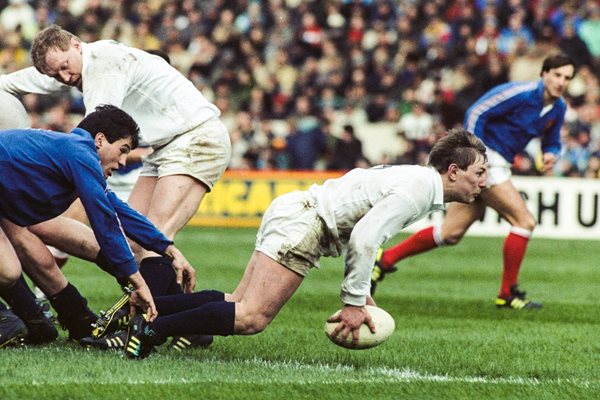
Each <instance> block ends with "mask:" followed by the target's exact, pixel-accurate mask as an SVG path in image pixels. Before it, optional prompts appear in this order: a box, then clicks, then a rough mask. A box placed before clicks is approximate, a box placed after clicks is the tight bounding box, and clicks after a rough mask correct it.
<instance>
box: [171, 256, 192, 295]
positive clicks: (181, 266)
mask: <svg viewBox="0 0 600 400" xmlns="http://www.w3.org/2000/svg"><path fill="white" fill-rule="evenodd" d="M165 254H166V255H167V256H169V257H171V258H172V259H173V269H174V270H175V275H176V279H177V284H178V285H179V286H181V289H183V291H184V292H185V293H191V292H193V291H194V288H195V287H196V270H195V269H194V267H192V265H191V264H190V263H189V262H188V260H187V259H186V258H185V256H184V255H183V254H182V253H181V252H180V251H179V249H177V247H175V246H174V245H170V246H169V247H167V249H166V250H165Z"/></svg>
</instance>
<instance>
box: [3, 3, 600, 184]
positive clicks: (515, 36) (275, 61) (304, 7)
mask: <svg viewBox="0 0 600 400" xmlns="http://www.w3.org/2000/svg"><path fill="white" fill-rule="evenodd" d="M50 24H58V25H60V26H62V27H63V28H65V29H67V30H69V31H70V32H72V33H74V34H76V35H77V36H79V37H80V38H81V39H82V40H83V41H85V42H91V41H96V40H100V39H114V40H117V41H119V42H122V43H124V44H127V45H129V46H133V47H137V48H141V49H147V50H153V49H161V50H163V51H165V52H167V53H168V55H169V56H170V58H171V63H172V65H173V66H174V67H176V68H177V69H178V70H179V71H181V73H182V74H184V75H185V76H187V77H188V78H189V79H190V80H191V81H192V82H193V83H194V84H195V85H196V86H197V87H198V89H199V90H201V91H202V93H203V94H204V95H205V96H206V97H207V98H208V99H209V100H210V101H212V102H214V103H215V104H216V105H217V106H218V107H219V109H220V110H221V112H222V119H223V121H224V122H225V123H226V125H227V126H228V128H229V131H230V135H231V140H232V144H233V159H232V161H231V165H230V170H307V171H310V170H335V171H342V170H347V169H350V168H353V167H365V166H369V165H375V164H382V163H383V164H398V163H423V162H425V159H426V155H427V153H428V151H429V149H430V147H431V145H432V144H433V143H434V142H435V140H436V139H437V138H438V137H439V135H442V134H443V133H444V131H445V130H447V129H449V128H452V127H461V126H462V121H463V116H464V113H465V111H466V109H467V108H468V106H469V105H470V104H471V103H472V102H473V101H474V100H475V99H477V98H478V97H479V96H480V95H481V94H483V93H484V92H485V91H486V90H488V89H490V88H491V87H493V86H495V85H497V84H500V83H503V82H506V81H522V80H534V79H538V78H539V73H540V69H541V63H542V60H543V59H544V58H545V57H546V56H547V55H549V54H550V53H554V52H558V51H562V52H565V53H567V54H568V55H570V56H571V57H573V58H574V59H575V60H576V62H577V64H578V65H577V66H578V71H577V75H576V77H575V79H574V80H573V81H572V83H571V85H570V88H569V91H568V95H567V97H566V100H567V102H568V104H569V110H568V112H567V116H566V123H565V125H564V127H563V129H562V140H563V144H564V148H563V154H562V157H561V159H560V161H559V162H558V163H557V165H556V168H555V169H554V171H552V172H551V175H553V176H569V177H588V178H598V177H599V171H600V104H599V94H600V92H599V84H598V78H599V77H600V4H599V2H598V1H597V0H579V1H572V0H566V1H558V0H533V1H521V0H427V1H420V0H399V1H398V0H396V1H392V0H330V1H326V0H321V1H300V0H287V1H284V0H271V1H249V0H236V1H226V0H206V1H200V0H198V1H196V0H167V1H160V0H150V1H137V0H121V1H119V0H115V1H112V0H111V1H109V0H74V1H68V0H54V1H50V0H39V1H34V0H31V1H27V0H8V1H6V0H0V73H9V72H12V71H15V70H18V69H21V68H24V67H27V66H29V65H31V62H30V58H29V49H30V44H31V41H32V39H33V37H34V36H35V34H36V32H38V31H39V30H40V29H43V28H44V27H46V26H48V25H50ZM22 100H23V102H24V104H25V106H26V108H27V110H28V112H29V114H30V117H31V121H32V126H33V127H37V128H44V129H55V130H62V131H69V130H70V129H71V128H72V127H73V126H74V125H75V124H76V123H77V122H78V121H79V120H80V119H81V117H82V113H83V111H84V110H83V103H82V99H81V94H80V93H79V92H78V91H77V90H75V89H72V90H67V91H65V92H64V93H62V94H60V95H58V96H38V95H27V96H24V97H23V98H22ZM538 157H539V145H538V144H537V143H535V142H534V143H532V144H531V145H530V146H529V147H528V148H527V149H526V151H525V152H523V154H520V155H519V156H518V157H517V159H516V161H515V164H514V173H515V174H517V175H530V176H535V175H539V172H538V170H537V168H536V164H537V159H538Z"/></svg>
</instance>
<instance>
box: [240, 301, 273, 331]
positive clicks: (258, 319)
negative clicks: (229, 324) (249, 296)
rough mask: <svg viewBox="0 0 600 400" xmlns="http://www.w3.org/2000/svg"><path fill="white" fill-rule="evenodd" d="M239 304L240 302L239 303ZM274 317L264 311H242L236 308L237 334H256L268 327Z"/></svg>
mask: <svg viewBox="0 0 600 400" xmlns="http://www.w3.org/2000/svg"><path fill="white" fill-rule="evenodd" d="M238 304H239V303H238ZM271 320H272V318H269V317H268V316H266V315H264V314H262V313H244V312H242V313H240V312H238V310H237V309H236V315H235V327H234V331H235V334H236V335H256V334H257V333H261V332H262V331H264V330H265V329H266V327H267V326H268V325H269V323H270V322H271Z"/></svg>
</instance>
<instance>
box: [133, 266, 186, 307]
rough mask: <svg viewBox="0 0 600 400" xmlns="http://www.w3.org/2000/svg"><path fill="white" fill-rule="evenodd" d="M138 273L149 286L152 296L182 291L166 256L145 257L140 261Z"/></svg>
mask: <svg viewBox="0 0 600 400" xmlns="http://www.w3.org/2000/svg"><path fill="white" fill-rule="evenodd" d="M140 274H142V277H143V278H144V280H145V281H146V284H147V285H148V287H149V288H150V293H152V296H154V297H157V296H166V295H169V294H179V293H183V290H182V289H181V286H179V285H178V284H177V275H175V270H173V264H172V261H171V259H170V258H168V257H146V258H144V259H143V260H142V262H141V263H140Z"/></svg>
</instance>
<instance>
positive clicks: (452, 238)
mask: <svg viewBox="0 0 600 400" xmlns="http://www.w3.org/2000/svg"><path fill="white" fill-rule="evenodd" d="M465 233H466V230H464V229H453V230H450V231H448V232H443V240H444V244H445V245H447V246H455V245H457V244H458V243H459V242H460V241H461V240H462V238H463V237H464V236H465Z"/></svg>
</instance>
